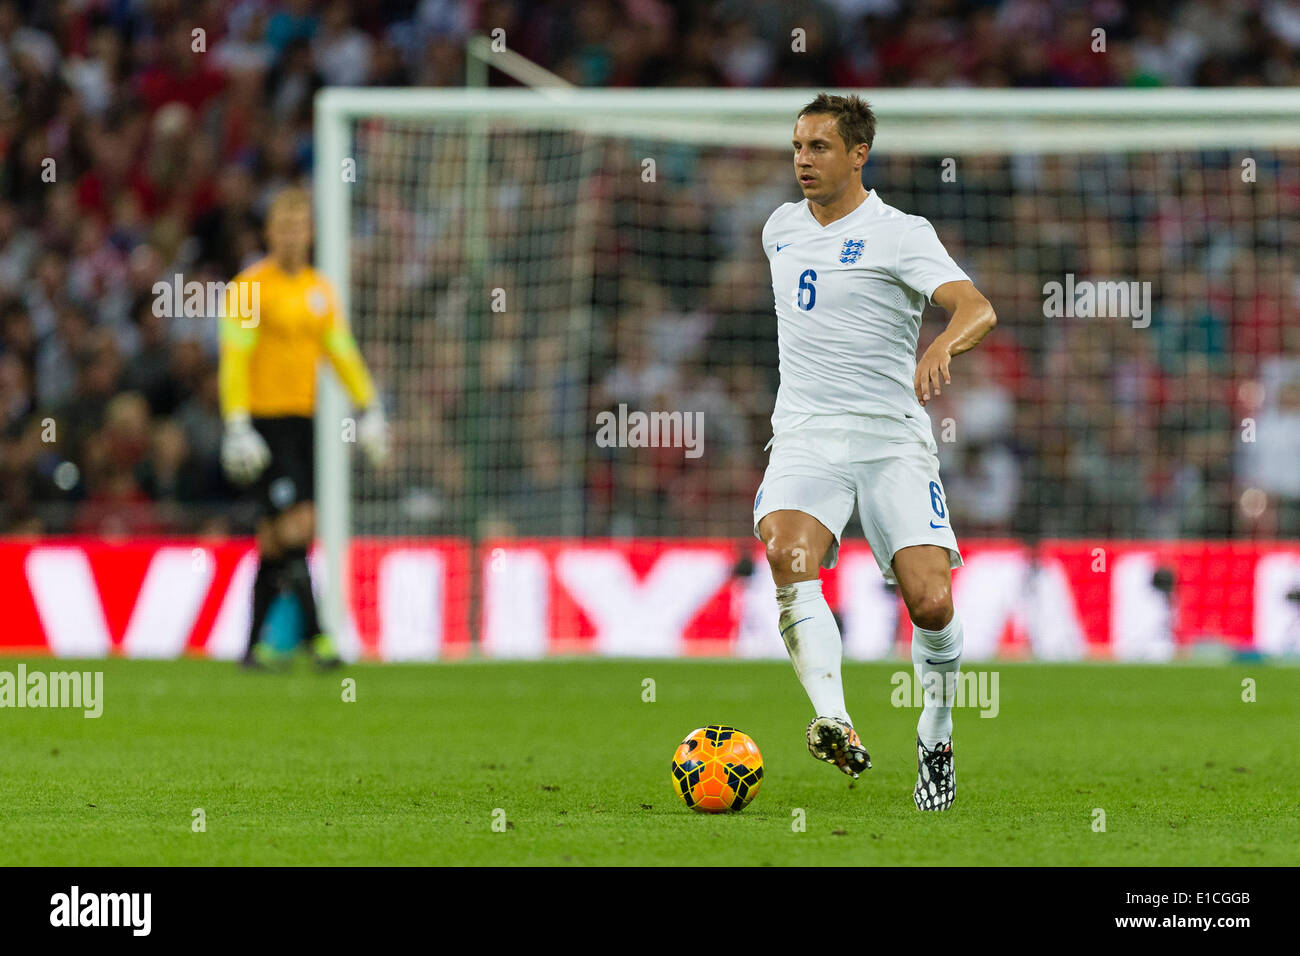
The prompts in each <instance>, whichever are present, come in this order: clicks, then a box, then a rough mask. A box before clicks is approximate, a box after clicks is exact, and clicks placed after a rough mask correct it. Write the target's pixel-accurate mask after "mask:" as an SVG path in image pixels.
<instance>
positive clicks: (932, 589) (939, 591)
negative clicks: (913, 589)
mask: <svg viewBox="0 0 1300 956" xmlns="http://www.w3.org/2000/svg"><path fill="white" fill-rule="evenodd" d="M907 613H908V616H910V617H911V618H912V623H913V624H915V625H916V626H917V627H923V628H925V629H926V630H927V631H940V630H943V628H945V627H947V626H948V622H949V621H951V620H952V591H951V589H950V588H949V587H948V586H947V585H946V584H936V585H931V586H929V587H926V588H922V589H921V590H920V592H919V593H917V594H914V595H910V596H909V597H908V598H907Z"/></svg>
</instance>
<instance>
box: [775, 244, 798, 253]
mask: <svg viewBox="0 0 1300 956" xmlns="http://www.w3.org/2000/svg"><path fill="white" fill-rule="evenodd" d="M793 245H794V243H793V242H787V243H786V244H785V245H784V246H783V245H781V243H779V242H778V243H777V244H776V251H777V252H780V251H781V250H782V249H784V248H786V246H793Z"/></svg>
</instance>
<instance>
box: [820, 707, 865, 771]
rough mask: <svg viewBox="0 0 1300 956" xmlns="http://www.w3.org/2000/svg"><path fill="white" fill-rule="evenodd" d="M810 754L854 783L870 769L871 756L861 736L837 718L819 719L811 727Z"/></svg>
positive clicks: (849, 725)
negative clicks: (837, 768) (848, 777)
mask: <svg viewBox="0 0 1300 956" xmlns="http://www.w3.org/2000/svg"><path fill="white" fill-rule="evenodd" d="M808 752H809V753H811V754H812V755H813V756H814V757H816V758H817V759H818V760H825V761H826V762H827V763H832V764H834V765H835V766H837V767H839V768H840V770H841V771H843V772H844V773H847V774H848V775H849V776H850V777H853V778H855V779H856V778H857V776H858V775H859V774H860V773H862V771H864V770H870V769H871V754H869V753H867V750H866V748H865V747H863V746H862V741H861V740H860V739H859V738H858V732H857V731H856V730H854V729H853V725H852V724H849V723H846V722H845V721H843V720H840V719H839V718H837V717H818V718H816V719H815V720H814V721H813V722H812V723H811V724H809V725H808Z"/></svg>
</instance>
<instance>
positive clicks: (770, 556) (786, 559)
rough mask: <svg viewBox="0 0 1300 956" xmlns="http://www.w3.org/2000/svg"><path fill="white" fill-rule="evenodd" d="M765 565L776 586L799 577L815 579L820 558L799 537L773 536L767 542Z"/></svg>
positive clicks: (806, 542)
mask: <svg viewBox="0 0 1300 956" xmlns="http://www.w3.org/2000/svg"><path fill="white" fill-rule="evenodd" d="M767 563H768V566H769V567H770V568H771V569H772V577H773V578H774V579H775V580H776V581H777V583H778V584H780V583H783V581H788V580H799V579H800V577H816V575H817V569H818V568H819V567H820V566H821V563H822V556H821V555H820V554H817V553H815V550H814V548H813V547H812V545H811V544H810V543H809V542H808V541H807V540H805V539H804V538H801V537H784V536H780V535H774V536H772V537H771V538H769V539H768V541H767Z"/></svg>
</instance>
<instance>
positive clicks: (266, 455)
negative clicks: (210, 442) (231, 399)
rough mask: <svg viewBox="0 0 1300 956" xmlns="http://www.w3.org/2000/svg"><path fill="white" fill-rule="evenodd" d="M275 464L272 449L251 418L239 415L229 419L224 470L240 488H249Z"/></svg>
mask: <svg viewBox="0 0 1300 956" xmlns="http://www.w3.org/2000/svg"><path fill="white" fill-rule="evenodd" d="M270 463H271V449H269V448H267V447H266V440H265V439H263V438H262V436H261V435H260V434H258V431H257V429H256V428H254V427H253V423H252V422H251V421H249V418H248V415H247V414H246V413H244V414H235V415H231V416H230V417H229V418H228V419H226V433H225V434H224V435H223V436H222V437H221V467H222V469H224V471H225V472H226V475H227V476H228V477H229V478H230V480H231V481H233V482H234V483H235V484H237V485H249V484H252V483H253V482H254V481H256V480H257V478H258V476H259V475H261V474H262V472H263V471H264V470H265V469H266V466H267V465H269V464H270Z"/></svg>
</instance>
